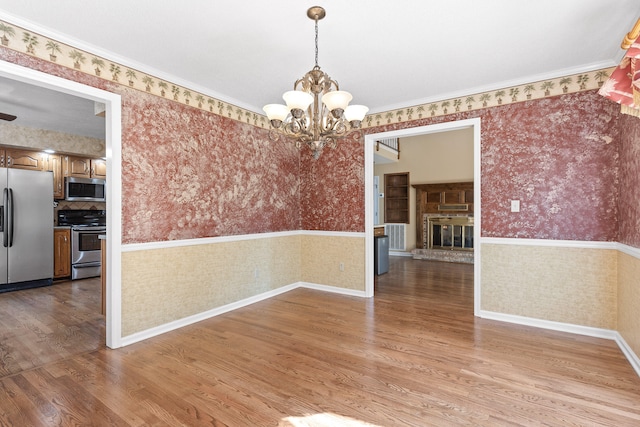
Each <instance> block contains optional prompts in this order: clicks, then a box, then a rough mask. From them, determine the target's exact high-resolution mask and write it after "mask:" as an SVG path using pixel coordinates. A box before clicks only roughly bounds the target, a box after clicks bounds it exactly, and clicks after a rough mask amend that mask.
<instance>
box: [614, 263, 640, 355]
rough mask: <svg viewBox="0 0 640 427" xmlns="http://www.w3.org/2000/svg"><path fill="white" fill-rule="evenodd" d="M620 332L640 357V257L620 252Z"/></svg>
mask: <svg viewBox="0 0 640 427" xmlns="http://www.w3.org/2000/svg"><path fill="white" fill-rule="evenodd" d="M618 332H619V333H620V335H622V338H624V340H625V342H626V343H627V344H628V345H629V347H631V349H632V350H633V352H634V353H635V354H637V355H638V357H640V259H638V258H635V257H633V256H631V255H627V254H625V253H623V252H619V253H618Z"/></svg>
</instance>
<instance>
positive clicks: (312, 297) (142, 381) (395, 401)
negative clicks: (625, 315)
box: [0, 257, 640, 427]
mask: <svg viewBox="0 0 640 427" xmlns="http://www.w3.org/2000/svg"><path fill="white" fill-rule="evenodd" d="M375 288H376V289H375V297H374V298H371V299H364V298H358V297H351V296H345V295H339V294H330V293H326V292H321V291H316V290H310V289H297V290H294V291H291V292H287V293H285V294H281V295H278V296H276V297H273V298H271V299H269V300H265V301H262V302H259V303H255V304H253V305H251V306H248V307H244V308H241V309H238V310H235V311H233V312H229V313H225V314H223V315H220V316H218V317H215V318H212V319H209V320H205V321H202V322H199V323H197V324H194V325H190V326H188V327H185V328H182V329H179V330H176V331H172V332H170V333H167V334H164V335H162V336H158V337H155V338H152V339H148V340H146V341H144V342H140V343H137V344H133V345H131V346H128V347H126V348H123V349H118V350H108V349H106V348H104V347H103V346H102V344H101V342H102V341H103V340H104V319H103V318H100V317H96V315H95V313H93V311H92V310H93V308H91V309H88V308H87V307H93V306H94V305H95V308H96V310H97V312H98V313H99V298H98V297H97V296H96V295H97V294H96V295H94V294H92V292H93V288H92V287H91V284H90V283H87V284H80V283H78V284H77V286H76V287H75V288H74V287H73V286H69V285H66V287H60V288H59V289H55V290H54V291H55V292H53V293H51V294H48V295H38V294H35V293H34V294H25V295H20V296H16V297H13V298H10V299H11V301H10V303H8V302H6V301H5V304H8V305H10V306H11V307H10V308H8V306H7V305H5V306H4V307H7V310H8V311H7V313H8V314H7V316H6V317H5V318H2V319H0V375H2V377H0V425H34V426H36V425H105V426H106V425H117V426H119V425H122V426H146V425H162V426H205V425H207V426H211V425H213V426H233V427H235V426H280V427H300V426H303V425H304V426H312V427H319V426H321V427H325V426H346V427H364V426H395V425H403V426H431V425H437V426H459V425H468V426H487V427H489V426H491V427H493V426H531V425H547V426H563V427H564V426H616V427H623V426H631V425H640V378H639V377H638V376H637V375H636V374H635V372H634V371H633V369H632V368H631V366H630V364H629V362H628V361H627V360H626V359H625V358H624V356H623V354H622V353H621V351H620V349H619V348H618V347H617V345H616V344H615V343H614V342H613V341H608V340H603V339H597V338H592V337H585V336H578V335H572V334H567V333H562V332H557V331H547V330H542V329H536V328H531V327H527V326H523V325H513V324H507V323H502V322H497V321H493V320H487V319H478V318H475V317H474V316H473V266H471V265H465V264H446V263H440V262H434V261H417V260H412V259H407V258H393V257H392V259H391V264H390V272H389V273H388V274H385V275H382V276H377V277H376V284H375ZM76 296H77V299H76ZM2 299H3V295H0V310H2V309H3V305H2V304H3V301H2ZM7 299H9V298H7ZM82 301H85V302H86V306H83V302H82ZM18 304H22V308H18V307H17V305H18ZM47 304H48V305H47ZM29 306H38V307H40V309H39V310H40V311H41V312H40V313H37V314H36V313H34V314H33V315H31V316H30V315H29V310H28V309H27V307H29ZM44 307H48V308H44ZM65 310H67V311H68V312H69V313H67V315H65V314H64V313H65ZM78 341H86V342H78ZM48 352H52V353H53V354H43V353H48Z"/></svg>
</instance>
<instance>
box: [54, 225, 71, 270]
mask: <svg viewBox="0 0 640 427" xmlns="http://www.w3.org/2000/svg"><path fill="white" fill-rule="evenodd" d="M69 276H71V230H69V229H67V228H63V229H58V228H56V229H54V230H53V278H54V279H60V278H63V277H69Z"/></svg>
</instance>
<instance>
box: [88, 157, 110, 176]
mask: <svg viewBox="0 0 640 427" xmlns="http://www.w3.org/2000/svg"><path fill="white" fill-rule="evenodd" d="M91 178H99V179H107V161H106V160H104V159H91Z"/></svg>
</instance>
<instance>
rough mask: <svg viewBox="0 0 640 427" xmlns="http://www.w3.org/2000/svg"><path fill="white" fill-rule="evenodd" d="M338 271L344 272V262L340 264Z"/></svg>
mask: <svg viewBox="0 0 640 427" xmlns="http://www.w3.org/2000/svg"><path fill="white" fill-rule="evenodd" d="M340 271H344V262H341V263H340Z"/></svg>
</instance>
